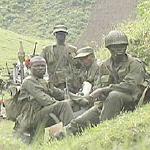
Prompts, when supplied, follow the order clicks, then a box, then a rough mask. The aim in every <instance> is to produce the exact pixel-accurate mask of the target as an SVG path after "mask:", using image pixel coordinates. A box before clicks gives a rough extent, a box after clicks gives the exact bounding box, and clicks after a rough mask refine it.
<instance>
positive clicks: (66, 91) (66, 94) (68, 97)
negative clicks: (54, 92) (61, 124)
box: [65, 77, 70, 99]
mask: <svg viewBox="0 0 150 150" xmlns="http://www.w3.org/2000/svg"><path fill="white" fill-rule="evenodd" d="M65 99H70V95H69V87H68V79H67V77H66V89H65Z"/></svg>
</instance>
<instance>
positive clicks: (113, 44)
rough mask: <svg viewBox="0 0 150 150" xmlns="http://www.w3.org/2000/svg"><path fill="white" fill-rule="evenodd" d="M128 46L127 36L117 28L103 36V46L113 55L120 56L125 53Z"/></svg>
mask: <svg viewBox="0 0 150 150" xmlns="http://www.w3.org/2000/svg"><path fill="white" fill-rule="evenodd" d="M127 46H128V38H127V36H126V35H125V34H124V33H123V32H121V31H117V30H113V31H110V32H109V33H108V35H107V36H106V38H105V47H106V48H108V49H109V51H110V53H111V55H112V56H114V57H120V56H122V55H124V54H125V53H126V49H127Z"/></svg>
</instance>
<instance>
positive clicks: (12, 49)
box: [0, 28, 49, 68]
mask: <svg viewBox="0 0 150 150" xmlns="http://www.w3.org/2000/svg"><path fill="white" fill-rule="evenodd" d="M0 35H1V38H0V56H1V59H0V60H1V61H0V68H3V67H5V63H6V61H7V62H8V65H9V66H10V65H11V64H12V63H13V62H14V61H17V59H18V56H17V53H18V49H19V41H23V46H24V51H25V53H26V57H28V56H30V55H31V54H32V53H33V49H34V43H35V42H38V45H37V50H36V52H37V53H38V52H39V51H41V49H42V47H43V46H45V45H47V44H48V43H49V41H46V40H40V39H38V38H35V37H29V36H23V35H20V34H17V33H14V32H11V31H8V30H4V29H1V28H0Z"/></svg>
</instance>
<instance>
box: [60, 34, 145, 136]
mask: <svg viewBox="0 0 150 150" xmlns="http://www.w3.org/2000/svg"><path fill="white" fill-rule="evenodd" d="M112 33H113V34H114V35H113V37H115V38H116V39H117V40H115V39H113V40H112V41H107V42H106V44H108V43H113V44H114V45H115V44H120V43H121V44H128V42H127V38H126V36H125V35H124V34H123V33H121V32H118V31H115V32H114V31H112V32H110V33H109V34H108V37H109V36H110V35H111V34H112ZM108 37H107V38H108ZM121 38H123V39H121ZM122 41H123V42H122ZM117 42H118V43H117ZM113 44H112V45H113ZM106 47H107V45H106ZM125 58H126V59H125V60H124V61H123V60H122V63H121V65H120V66H119V67H118V68H117V69H116V68H115V66H114V63H113V59H112V57H110V58H109V59H108V60H106V61H104V62H103V63H102V64H101V66H100V76H99V87H100V89H104V88H105V89H107V90H106V91H105V92H103V93H101V94H100V96H99V97H98V99H99V100H102V101H103V109H102V111H101V110H100V109H99V106H98V105H96V106H93V107H92V108H91V109H89V110H88V111H86V112H85V113H84V114H82V115H81V116H79V117H77V118H75V119H73V120H72V121H71V122H70V124H68V125H67V126H66V127H65V129H66V131H67V133H70V132H71V133H73V134H75V133H76V132H78V131H82V130H81V128H82V129H83V128H85V127H87V126H88V125H89V124H92V125H96V124H98V123H99V122H100V121H104V120H106V119H111V118H112V117H115V116H116V115H118V114H119V113H120V111H122V110H133V109H134V106H135V104H137V102H138V101H139V98H140V97H141V95H142V93H143V90H144V88H145V87H144V83H145V70H144V68H143V65H142V63H141V62H140V61H139V60H137V59H136V58H134V57H132V56H130V55H127V54H125ZM97 90H98V89H97ZM93 93H94V92H93ZM95 94H96V92H95ZM90 95H92V94H90ZM58 135H59V134H58Z"/></svg>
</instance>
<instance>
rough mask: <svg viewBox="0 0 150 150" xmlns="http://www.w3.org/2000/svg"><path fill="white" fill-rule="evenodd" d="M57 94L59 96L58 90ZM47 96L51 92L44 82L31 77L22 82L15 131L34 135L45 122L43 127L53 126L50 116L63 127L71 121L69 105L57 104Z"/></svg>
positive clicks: (71, 113)
mask: <svg viewBox="0 0 150 150" xmlns="http://www.w3.org/2000/svg"><path fill="white" fill-rule="evenodd" d="M52 91H54V90H52ZM57 92H58V95H61V93H60V92H59V90H57ZM49 94H51V91H49V90H48V87H47V84H46V81H45V80H43V79H38V78H36V77H34V76H33V75H31V76H28V77H27V78H26V79H25V80H24V82H23V84H22V86H21V90H20V94H19V97H18V102H22V103H23V107H22V110H21V113H20V115H19V116H18V117H17V119H16V126H15V129H16V130H17V131H18V132H20V133H24V132H27V131H29V132H30V133H31V132H33V133H34V132H35V130H36V129H37V128H38V127H39V126H40V125H41V124H42V123H43V122H46V124H45V125H44V126H45V127H47V126H51V125H53V124H55V123H56V122H54V120H53V119H52V118H51V115H50V114H54V115H55V116H56V117H57V118H58V119H59V120H60V121H62V122H63V124H64V125H67V124H68V123H69V122H70V120H71V119H73V112H72V110H71V107H70V106H69V104H68V103H66V102H64V101H61V102H58V101H57V100H56V99H55V98H53V97H51V96H50V95H49Z"/></svg>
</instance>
